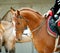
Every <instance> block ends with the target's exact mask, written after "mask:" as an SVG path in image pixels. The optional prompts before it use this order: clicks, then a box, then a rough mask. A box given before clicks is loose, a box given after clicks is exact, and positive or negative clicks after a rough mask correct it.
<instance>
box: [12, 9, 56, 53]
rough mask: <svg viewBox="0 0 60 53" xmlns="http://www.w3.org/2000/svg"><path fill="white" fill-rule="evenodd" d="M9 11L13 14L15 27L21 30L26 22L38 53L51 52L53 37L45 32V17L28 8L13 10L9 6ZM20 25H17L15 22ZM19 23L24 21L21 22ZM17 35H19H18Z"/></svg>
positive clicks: (52, 50) (53, 45)
mask: <svg viewBox="0 0 60 53" xmlns="http://www.w3.org/2000/svg"><path fill="white" fill-rule="evenodd" d="M11 12H12V14H13V15H14V16H13V19H14V20H15V21H14V24H15V26H16V29H17V28H18V27H19V29H18V30H22V31H23V29H24V28H25V27H26V24H27V25H28V27H29V28H30V30H31V32H32V40H33V43H34V46H35V48H36V49H37V51H38V53H53V52H54V49H55V40H56V38H55V37H52V36H50V35H49V34H48V32H47V26H46V19H45V18H44V17H43V16H42V15H41V14H39V13H38V12H36V11H34V10H33V9H30V8H23V9H20V10H16V11H14V10H13V9H12V8H11ZM16 22H17V24H19V25H20V26H18V25H17V24H16ZM21 23H24V25H23V24H21ZM18 37H19V36H18Z"/></svg>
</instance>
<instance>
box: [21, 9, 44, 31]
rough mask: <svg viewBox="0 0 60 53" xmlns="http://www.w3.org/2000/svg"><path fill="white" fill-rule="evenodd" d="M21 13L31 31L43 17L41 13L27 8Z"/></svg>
mask: <svg viewBox="0 0 60 53" xmlns="http://www.w3.org/2000/svg"><path fill="white" fill-rule="evenodd" d="M21 15H22V16H24V17H25V19H26V20H27V21H28V22H27V24H28V26H29V28H30V30H31V31H32V30H34V29H35V28H37V27H38V26H39V25H40V24H41V22H42V19H43V18H42V15H39V14H37V13H35V12H32V11H29V10H28V11H27V10H25V11H22V12H21Z"/></svg>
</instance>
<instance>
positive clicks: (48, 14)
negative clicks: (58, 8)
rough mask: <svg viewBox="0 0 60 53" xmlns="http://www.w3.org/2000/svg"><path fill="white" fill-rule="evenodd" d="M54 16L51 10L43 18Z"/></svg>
mask: <svg viewBox="0 0 60 53" xmlns="http://www.w3.org/2000/svg"><path fill="white" fill-rule="evenodd" d="M52 15H53V13H52V11H51V10H49V11H48V12H47V13H45V14H44V15H43V17H45V18H48V17H49V16H52Z"/></svg>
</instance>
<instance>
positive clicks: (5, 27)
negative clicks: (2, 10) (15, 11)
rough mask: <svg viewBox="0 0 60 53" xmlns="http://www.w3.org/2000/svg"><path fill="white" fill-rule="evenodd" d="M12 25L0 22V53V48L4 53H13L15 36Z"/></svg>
mask: <svg viewBox="0 0 60 53" xmlns="http://www.w3.org/2000/svg"><path fill="white" fill-rule="evenodd" d="M15 33H16V32H15V28H14V26H13V23H10V22H8V21H0V53H1V48H2V46H4V47H5V52H6V53H7V52H9V53H15V43H16V34H15Z"/></svg>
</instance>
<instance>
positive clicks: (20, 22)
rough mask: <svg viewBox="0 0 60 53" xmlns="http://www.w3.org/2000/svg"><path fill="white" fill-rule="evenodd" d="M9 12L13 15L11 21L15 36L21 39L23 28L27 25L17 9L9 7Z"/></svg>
mask: <svg viewBox="0 0 60 53" xmlns="http://www.w3.org/2000/svg"><path fill="white" fill-rule="evenodd" d="M11 12H12V15H13V18H12V22H13V24H14V27H15V30H16V38H17V40H21V38H22V34H23V32H24V29H25V28H26V27H27V24H26V22H25V20H24V18H23V17H22V16H21V15H20V11H19V10H17V11H15V10H14V9H12V8H11Z"/></svg>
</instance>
